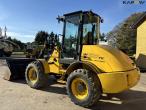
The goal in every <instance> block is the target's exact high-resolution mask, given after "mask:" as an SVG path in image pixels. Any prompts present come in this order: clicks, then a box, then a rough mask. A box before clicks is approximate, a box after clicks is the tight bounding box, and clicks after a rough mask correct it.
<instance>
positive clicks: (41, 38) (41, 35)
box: [35, 31, 49, 45]
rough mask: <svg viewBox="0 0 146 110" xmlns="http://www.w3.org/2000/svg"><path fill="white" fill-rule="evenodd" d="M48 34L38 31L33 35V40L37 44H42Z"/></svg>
mask: <svg viewBox="0 0 146 110" xmlns="http://www.w3.org/2000/svg"><path fill="white" fill-rule="evenodd" d="M48 36H49V34H48V33H47V32H45V31H39V32H38V33H37V34H36V36H35V42H37V43H38V44H39V45H42V44H44V42H45V41H46V39H47V37H48Z"/></svg>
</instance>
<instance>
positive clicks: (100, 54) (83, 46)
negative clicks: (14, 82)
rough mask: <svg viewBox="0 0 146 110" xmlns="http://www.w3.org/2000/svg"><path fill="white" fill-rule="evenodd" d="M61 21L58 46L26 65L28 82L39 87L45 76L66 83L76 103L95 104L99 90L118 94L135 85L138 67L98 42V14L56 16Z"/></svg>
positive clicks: (80, 13) (74, 13)
mask: <svg viewBox="0 0 146 110" xmlns="http://www.w3.org/2000/svg"><path fill="white" fill-rule="evenodd" d="M57 19H58V21H61V22H63V24H64V28H63V35H62V39H60V41H61V40H62V43H61V47H58V46H54V48H53V51H52V52H51V54H49V55H48V56H47V57H45V59H37V60H34V61H33V62H32V63H30V64H28V66H27V68H26V71H25V78H26V81H27V84H28V85H29V86H30V87H32V88H35V89H40V88H42V87H44V86H46V84H47V83H48V75H55V76H56V77H57V78H58V80H60V81H64V82H66V90H67V94H68V96H69V97H70V99H71V100H72V101H73V102H74V103H75V104H77V105H80V106H83V107H88V106H91V105H93V104H95V103H96V102H97V101H98V100H99V98H100V96H101V94H102V93H119V92H122V91H124V90H127V89H129V88H131V87H133V86H135V85H136V84H137V82H138V81H139V78H140V72H139V69H138V68H136V65H135V64H134V62H133V61H132V60H131V59H130V58H129V57H128V56H127V55H125V54H124V53H123V52H121V51H120V50H118V49H116V48H112V47H110V46H105V45H98V37H99V28H100V22H101V21H102V19H101V17H100V16H99V15H97V14H95V13H93V12H92V11H78V12H73V13H69V14H65V15H63V16H61V17H58V18H57Z"/></svg>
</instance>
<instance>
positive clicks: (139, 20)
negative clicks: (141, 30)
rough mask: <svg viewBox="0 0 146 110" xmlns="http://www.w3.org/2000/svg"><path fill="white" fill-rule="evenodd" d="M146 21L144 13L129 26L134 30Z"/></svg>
mask: <svg viewBox="0 0 146 110" xmlns="http://www.w3.org/2000/svg"><path fill="white" fill-rule="evenodd" d="M145 20H146V11H145V12H144V14H142V16H140V18H139V19H138V20H137V21H136V22H135V23H134V24H133V25H132V26H131V27H132V28H133V29H136V28H137V27H138V26H140V25H141V24H142V23H143V22H144V21H145Z"/></svg>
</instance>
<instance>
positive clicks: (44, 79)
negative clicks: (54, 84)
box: [25, 61, 48, 89]
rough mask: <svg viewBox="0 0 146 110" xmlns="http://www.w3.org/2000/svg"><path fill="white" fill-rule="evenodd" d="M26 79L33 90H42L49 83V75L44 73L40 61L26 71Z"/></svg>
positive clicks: (33, 63) (32, 64)
mask: <svg viewBox="0 0 146 110" xmlns="http://www.w3.org/2000/svg"><path fill="white" fill-rule="evenodd" d="M25 79H26V82H27V84H28V85H29V86H30V87H31V88H35V89H40V88H42V87H45V86H46V85H47V83H48V75H47V74H45V73H44V70H43V66H42V64H41V63H40V62H39V61H34V62H32V63H30V64H29V65H28V66H27V68H26V71H25Z"/></svg>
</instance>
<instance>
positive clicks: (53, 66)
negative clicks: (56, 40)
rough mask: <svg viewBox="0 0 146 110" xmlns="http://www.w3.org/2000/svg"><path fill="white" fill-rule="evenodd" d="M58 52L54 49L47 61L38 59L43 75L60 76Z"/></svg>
mask: <svg viewBox="0 0 146 110" xmlns="http://www.w3.org/2000/svg"><path fill="white" fill-rule="evenodd" d="M58 59H59V52H58V50H57V48H55V49H54V51H53V53H52V54H51V56H50V58H49V60H48V61H46V60H44V59H39V60H40V61H41V62H42V63H43V65H44V70H45V71H44V72H45V73H56V74H60V73H59V62H58Z"/></svg>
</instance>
